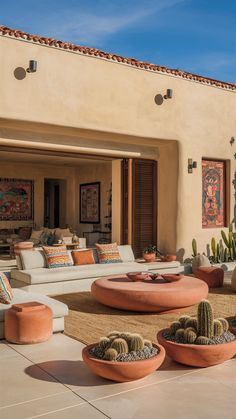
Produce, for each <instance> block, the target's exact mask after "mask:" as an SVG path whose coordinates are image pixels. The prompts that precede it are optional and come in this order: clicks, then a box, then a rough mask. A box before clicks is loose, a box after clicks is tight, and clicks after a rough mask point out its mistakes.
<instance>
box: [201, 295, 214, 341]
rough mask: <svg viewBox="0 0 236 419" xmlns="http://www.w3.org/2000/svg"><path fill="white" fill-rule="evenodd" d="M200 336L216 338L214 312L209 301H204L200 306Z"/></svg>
mask: <svg viewBox="0 0 236 419" xmlns="http://www.w3.org/2000/svg"><path fill="white" fill-rule="evenodd" d="M198 335H199V336H206V337H207V338H212V337H213V336H214V328H213V312H212V307H211V304H210V303H209V301H207V300H202V301H201V302H200V304H199V305H198Z"/></svg>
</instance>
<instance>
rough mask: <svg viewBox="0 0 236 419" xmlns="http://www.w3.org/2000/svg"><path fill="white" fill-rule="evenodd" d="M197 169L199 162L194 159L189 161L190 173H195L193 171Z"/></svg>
mask: <svg viewBox="0 0 236 419" xmlns="http://www.w3.org/2000/svg"><path fill="white" fill-rule="evenodd" d="M196 168H197V162H196V161H193V159H188V173H193V169H196Z"/></svg>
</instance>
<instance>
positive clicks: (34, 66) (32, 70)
mask: <svg viewBox="0 0 236 419" xmlns="http://www.w3.org/2000/svg"><path fill="white" fill-rule="evenodd" d="M26 71H27V73H35V72H36V71H37V61H35V60H30V61H29V67H28V68H27V70H26Z"/></svg>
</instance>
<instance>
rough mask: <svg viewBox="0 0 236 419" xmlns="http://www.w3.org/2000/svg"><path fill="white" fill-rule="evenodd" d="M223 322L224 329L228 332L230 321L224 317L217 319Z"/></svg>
mask: <svg viewBox="0 0 236 419" xmlns="http://www.w3.org/2000/svg"><path fill="white" fill-rule="evenodd" d="M217 320H219V321H220V322H221V324H222V326H223V331H224V332H227V331H228V330H229V323H228V321H227V320H226V319H224V318H223V317H219V319H217Z"/></svg>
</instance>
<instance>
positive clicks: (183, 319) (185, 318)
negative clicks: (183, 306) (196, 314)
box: [179, 315, 190, 328]
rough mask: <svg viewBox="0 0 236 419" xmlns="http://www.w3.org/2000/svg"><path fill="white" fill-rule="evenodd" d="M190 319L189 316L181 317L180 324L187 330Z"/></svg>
mask: <svg viewBox="0 0 236 419" xmlns="http://www.w3.org/2000/svg"><path fill="white" fill-rule="evenodd" d="M188 319H190V316H187V315H183V316H180V318H179V322H180V324H181V327H183V328H185V323H186V321H187V320H188Z"/></svg>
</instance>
